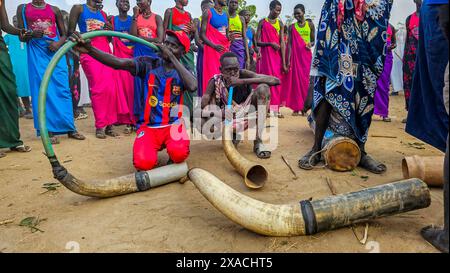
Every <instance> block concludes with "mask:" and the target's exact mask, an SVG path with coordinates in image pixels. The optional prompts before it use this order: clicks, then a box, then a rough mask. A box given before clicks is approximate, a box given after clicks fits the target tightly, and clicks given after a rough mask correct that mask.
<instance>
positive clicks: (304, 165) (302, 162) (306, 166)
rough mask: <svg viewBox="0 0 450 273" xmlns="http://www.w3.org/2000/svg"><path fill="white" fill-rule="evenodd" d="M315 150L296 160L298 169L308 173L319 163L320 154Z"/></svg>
mask: <svg viewBox="0 0 450 273" xmlns="http://www.w3.org/2000/svg"><path fill="white" fill-rule="evenodd" d="M317 152H318V151H316V150H314V149H313V150H311V151H309V152H308V153H307V154H306V155H304V156H303V157H302V158H300V159H299V160H298V167H299V168H300V169H303V170H307V171H310V170H312V169H314V166H316V165H317V164H319V162H320V153H319V154H318V153H317Z"/></svg>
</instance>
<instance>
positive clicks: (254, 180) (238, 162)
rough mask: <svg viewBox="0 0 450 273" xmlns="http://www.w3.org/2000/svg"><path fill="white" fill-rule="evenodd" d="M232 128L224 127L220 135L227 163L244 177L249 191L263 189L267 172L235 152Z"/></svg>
mask: <svg viewBox="0 0 450 273" xmlns="http://www.w3.org/2000/svg"><path fill="white" fill-rule="evenodd" d="M232 128H233V127H232V126H230V125H224V126H223V133H222V145H223V151H224V152H225V155H226V156H227V159H228V161H230V163H231V165H233V167H234V168H235V169H236V170H237V171H238V172H239V174H240V175H242V176H243V177H244V183H245V185H246V186H247V187H249V188H250V189H259V188H262V187H264V184H265V183H266V181H267V177H268V173H267V170H266V169H265V168H264V167H263V166H262V165H260V164H258V163H255V162H251V161H250V160H248V159H246V158H245V157H243V156H242V155H241V154H240V153H239V152H238V151H237V150H236V148H235V147H234V145H233V142H232V139H233V138H232V130H233V129H232Z"/></svg>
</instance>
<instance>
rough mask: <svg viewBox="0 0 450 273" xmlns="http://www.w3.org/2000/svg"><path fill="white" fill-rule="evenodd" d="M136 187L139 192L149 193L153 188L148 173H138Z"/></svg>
mask: <svg viewBox="0 0 450 273" xmlns="http://www.w3.org/2000/svg"><path fill="white" fill-rule="evenodd" d="M135 178H136V186H137V188H138V190H139V191H148V190H149V189H150V188H151V187H152V186H151V185H150V177H149V176H148V173H147V172H136V174H135Z"/></svg>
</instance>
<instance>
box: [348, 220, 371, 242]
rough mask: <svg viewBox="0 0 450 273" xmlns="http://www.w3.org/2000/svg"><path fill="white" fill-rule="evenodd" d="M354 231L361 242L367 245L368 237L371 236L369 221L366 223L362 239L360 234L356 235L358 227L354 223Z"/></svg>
mask: <svg viewBox="0 0 450 273" xmlns="http://www.w3.org/2000/svg"><path fill="white" fill-rule="evenodd" d="M352 231H353V234H354V235H355V237H356V239H357V240H358V241H359V243H360V244H362V245H365V244H366V243H367V238H368V237H369V236H368V234H369V223H366V228H365V229H364V236H363V238H362V239H359V238H358V235H356V229H355V226H354V225H352Z"/></svg>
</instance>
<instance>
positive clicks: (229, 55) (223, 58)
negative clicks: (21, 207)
mask: <svg viewBox="0 0 450 273" xmlns="http://www.w3.org/2000/svg"><path fill="white" fill-rule="evenodd" d="M226 58H236V59H238V60H239V58H238V56H237V55H236V54H235V53H234V52H225V53H224V54H223V55H222V56H220V63H222V62H223V61H224V60H225V59H226Z"/></svg>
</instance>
